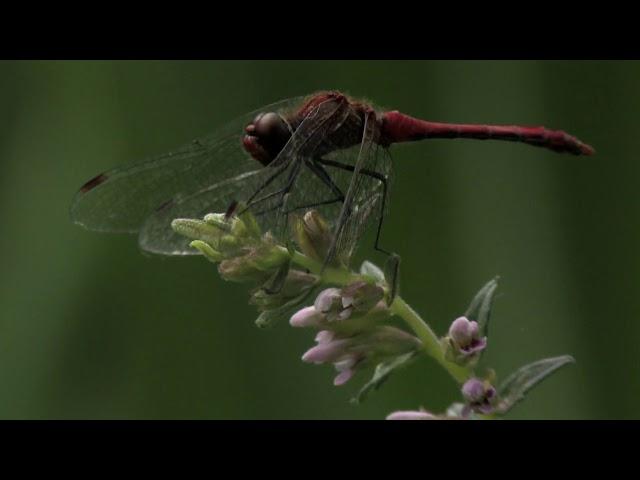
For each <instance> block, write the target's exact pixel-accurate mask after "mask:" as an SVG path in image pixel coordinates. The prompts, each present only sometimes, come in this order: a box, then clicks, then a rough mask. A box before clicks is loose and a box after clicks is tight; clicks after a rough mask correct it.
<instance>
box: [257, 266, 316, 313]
mask: <svg viewBox="0 0 640 480" xmlns="http://www.w3.org/2000/svg"><path fill="white" fill-rule="evenodd" d="M317 281H318V277H317V276H316V275H312V274H310V273H306V272H301V271H300V270H289V272H288V273H287V277H286V279H285V280H284V283H283V284H282V286H281V287H280V288H279V289H278V290H277V291H275V292H270V291H268V289H266V288H264V286H263V287H260V288H258V289H257V290H255V291H254V292H253V293H252V295H251V299H250V303H252V304H254V305H257V306H258V308H259V309H260V310H272V309H274V308H279V307H281V306H283V305H284V304H286V303H287V302H289V301H291V300H293V299H294V298H297V297H299V296H300V295H302V294H303V293H305V292H306V291H307V290H309V289H310V288H311V287H313V286H314V285H315V284H316V283H317Z"/></svg>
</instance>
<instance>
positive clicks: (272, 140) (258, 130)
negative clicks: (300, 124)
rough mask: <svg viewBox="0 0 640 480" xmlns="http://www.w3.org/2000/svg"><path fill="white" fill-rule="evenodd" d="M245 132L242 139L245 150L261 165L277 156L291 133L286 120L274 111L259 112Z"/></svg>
mask: <svg viewBox="0 0 640 480" xmlns="http://www.w3.org/2000/svg"><path fill="white" fill-rule="evenodd" d="M245 132H246V135H245V136H244V139H243V140H242V143H243V145H244V148H245V150H246V151H247V152H249V154H251V156H252V157H253V158H255V159H256V160H257V161H259V162H260V163H262V164H263V165H268V164H269V163H271V162H272V161H273V160H274V159H275V158H276V157H277V156H278V153H280V151H281V150H282V149H283V148H284V146H285V145H286V144H287V142H288V141H289V138H291V135H292V133H293V131H292V129H291V127H290V126H289V124H288V123H287V121H286V120H285V119H284V118H283V117H282V116H280V115H278V114H277V113H274V112H268V113H261V114H259V115H258V116H257V117H256V118H255V119H254V120H253V122H251V123H250V124H249V125H247V127H246V128H245Z"/></svg>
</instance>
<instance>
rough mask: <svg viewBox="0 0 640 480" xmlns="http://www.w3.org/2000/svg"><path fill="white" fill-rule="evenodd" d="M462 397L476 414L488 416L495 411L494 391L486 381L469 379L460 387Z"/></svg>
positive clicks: (495, 398) (495, 396)
mask: <svg viewBox="0 0 640 480" xmlns="http://www.w3.org/2000/svg"><path fill="white" fill-rule="evenodd" d="M462 396H463V397H464V399H465V400H466V401H467V403H468V405H469V407H470V408H471V409H472V410H473V411H474V412H476V413H481V414H485V415H488V414H491V413H493V412H494V410H495V407H494V405H495V403H496V400H497V395H496V389H495V388H494V387H493V386H492V385H491V384H490V383H489V382H487V381H482V380H480V379H479V378H470V379H469V380H467V381H466V382H465V383H464V385H463V386H462Z"/></svg>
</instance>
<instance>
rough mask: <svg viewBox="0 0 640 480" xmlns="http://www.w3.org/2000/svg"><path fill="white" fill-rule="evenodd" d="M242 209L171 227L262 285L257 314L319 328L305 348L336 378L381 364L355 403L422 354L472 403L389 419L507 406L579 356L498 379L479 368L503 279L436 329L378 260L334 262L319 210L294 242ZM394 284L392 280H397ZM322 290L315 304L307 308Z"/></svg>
mask: <svg viewBox="0 0 640 480" xmlns="http://www.w3.org/2000/svg"><path fill="white" fill-rule="evenodd" d="M236 211H240V212H241V213H240V214H238V215H233V216H230V215H226V214H209V215H206V216H205V217H204V219H202V220H195V219H176V220H174V221H173V222H172V227H173V229H174V230H175V231H176V232H178V233H179V234H181V235H184V236H186V237H188V238H189V239H191V240H192V242H191V243H190V245H191V246H192V247H193V248H195V249H197V250H198V251H199V252H200V253H202V254H203V255H204V256H205V258H207V259H208V260H209V261H211V262H214V263H216V264H218V271H219V273H220V275H221V276H222V278H224V279H225V280H228V281H233V282H251V283H254V284H256V287H255V288H253V289H252V290H251V298H250V303H252V304H253V305H255V306H256V307H257V308H258V309H259V310H260V312H261V314H260V317H259V318H258V320H257V322H256V323H257V324H258V325H259V326H266V325H269V324H271V322H272V321H273V320H274V319H276V318H283V317H284V318H289V323H290V325H291V326H293V327H297V328H309V329H314V330H316V332H317V333H316V337H315V341H316V345H315V346H313V347H312V348H310V349H309V350H307V351H306V352H305V353H304V355H303V356H302V360H303V361H305V362H309V363H314V364H332V365H333V366H334V368H335V369H336V370H337V372H338V373H337V375H336V376H335V378H334V382H333V383H334V384H335V385H343V384H345V383H346V382H348V381H349V380H350V379H351V378H352V377H353V376H354V375H355V374H356V373H357V372H358V371H360V370H363V369H365V368H369V367H375V369H374V373H373V376H372V378H371V379H370V380H369V381H368V382H367V383H366V384H365V385H364V386H363V387H362V388H361V389H360V392H359V393H358V395H357V396H356V397H354V399H353V400H354V401H356V403H357V402H360V401H361V400H362V399H364V398H365V397H366V396H367V395H368V393H369V392H371V391H373V390H375V389H377V388H379V387H380V386H381V385H382V384H383V383H384V382H385V381H386V380H387V378H388V377H389V375H390V374H391V373H392V372H394V371H396V370H398V369H399V368H400V367H403V366H405V365H407V364H408V363H409V362H410V361H412V359H413V358H414V357H415V356H416V355H418V354H419V353H426V354H427V355H430V356H431V357H433V358H434V359H436V360H437V361H438V362H439V363H440V364H441V365H442V366H443V367H444V368H445V369H446V370H447V371H448V372H449V373H451V375H452V376H453V377H454V378H455V379H456V380H457V381H458V382H459V385H460V392H461V396H462V399H463V400H464V402H463V403H460V402H457V403H454V404H453V405H451V406H450V407H449V408H448V409H447V411H446V412H445V413H443V414H434V413H431V412H429V411H427V410H425V409H423V408H420V409H419V410H401V411H397V412H394V413H391V414H390V415H388V416H387V419H389V420H440V419H475V418H492V417H493V416H495V415H504V414H505V413H507V412H508V411H509V410H510V409H511V408H512V407H513V406H514V405H515V404H516V403H518V402H519V401H520V400H522V399H523V398H524V397H525V394H526V393H527V392H528V391H529V390H530V389H531V388H532V387H533V386H535V385H536V384H538V383H539V382H540V381H542V380H543V379H544V378H546V377H547V376H548V375H550V374H551V373H552V372H554V371H556V370H557V369H559V368H560V367H562V366H563V365H566V364H568V363H571V362H573V359H572V358H571V357H570V356H566V355H565V356H560V357H555V358H547V359H543V360H539V361H537V362H533V363H531V364H528V365H525V366H524V367H522V368H520V369H519V370H517V371H516V372H514V373H513V374H512V375H510V376H509V377H508V378H507V379H506V380H504V381H503V382H502V384H500V385H499V386H497V387H495V386H494V375H493V373H492V372H491V371H489V374H488V375H486V376H485V377H484V378H483V377H479V376H478V375H477V374H476V367H477V365H478V363H479V362H480V360H481V357H482V355H483V353H484V351H485V350H486V348H487V345H488V340H487V334H486V332H487V325H488V323H489V317H490V313H491V307H492V303H493V297H494V292H495V290H496V287H497V281H496V279H494V280H492V281H490V282H488V283H487V284H486V285H485V286H484V287H483V288H482V289H481V290H480V291H479V292H478V293H477V294H476V296H475V297H474V298H473V300H472V301H471V303H470V305H469V308H468V309H467V311H466V312H465V313H464V315H462V316H459V317H458V318H456V319H455V320H454V321H453V322H452V323H451V325H450V327H449V329H448V332H447V334H446V335H445V336H444V337H442V338H438V337H437V336H435V334H434V333H433V331H432V330H431V329H430V328H429V327H428V326H427V325H426V323H424V321H423V320H422V319H421V318H420V317H419V315H418V314H417V313H416V312H415V311H413V310H412V309H411V308H410V307H409V306H408V305H406V303H404V301H403V300H401V299H400V298H399V297H397V296H396V295H395V293H396V292H395V285H396V283H395V281H394V282H387V279H386V278H385V275H384V273H383V272H382V271H381V270H380V269H379V268H378V267H376V266H375V265H373V264H371V263H369V262H365V263H364V264H363V265H362V267H361V269H360V273H359V274H358V273H354V272H351V271H350V270H349V269H348V268H347V264H348V262H347V260H348V259H347V258H344V257H337V258H335V259H331V262H327V261H326V258H327V255H328V252H329V251H331V250H332V245H333V241H334V238H333V235H332V233H331V230H330V227H329V224H328V223H327V221H326V220H325V219H323V218H322V217H321V216H320V215H319V214H318V213H317V212H315V211H313V210H311V211H308V212H306V213H305V214H304V215H303V216H302V217H293V219H292V220H293V221H292V227H293V231H292V233H293V235H292V237H293V240H295V243H296V245H297V247H298V249H299V250H298V251H296V250H294V249H293V248H292V246H288V247H285V246H284V245H282V244H281V243H278V241H276V239H274V238H273V237H272V235H271V234H270V233H269V232H266V233H263V232H262V231H261V229H260V226H259V225H258V222H257V221H256V219H255V218H254V217H253V216H252V215H251V214H250V213H248V212H247V211H245V210H243V209H242V208H241V206H238V208H237V209H236ZM394 266H395V268H393V269H391V270H392V271H397V266H398V263H397V259H396V262H395V263H394ZM394 275H395V274H394ZM394 278H395V277H394ZM389 284H391V285H393V287H392V288H389ZM321 289H322V290H321ZM320 290H321V291H320ZM314 296H315V301H313V304H312V305H310V306H305V307H302V305H308V303H309V302H308V301H309V300H310V299H312V298H314ZM393 316H399V317H401V318H402V319H403V320H405V321H406V322H407V324H408V325H410V326H411V328H412V329H413V331H414V332H415V333H416V334H417V336H414V335H412V334H410V333H408V332H406V331H404V330H401V329H399V328H397V327H394V326H391V325H390V320H391V318H392V317H393Z"/></svg>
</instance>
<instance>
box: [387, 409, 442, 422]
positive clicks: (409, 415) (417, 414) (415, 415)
mask: <svg viewBox="0 0 640 480" xmlns="http://www.w3.org/2000/svg"><path fill="white" fill-rule="evenodd" d="M387 420H438V417H437V416H436V415H434V414H432V413H429V412H427V411H425V410H399V411H397V412H393V413H391V414H389V415H387Z"/></svg>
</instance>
